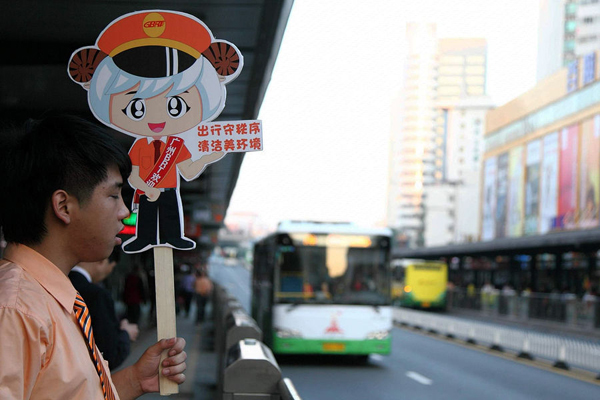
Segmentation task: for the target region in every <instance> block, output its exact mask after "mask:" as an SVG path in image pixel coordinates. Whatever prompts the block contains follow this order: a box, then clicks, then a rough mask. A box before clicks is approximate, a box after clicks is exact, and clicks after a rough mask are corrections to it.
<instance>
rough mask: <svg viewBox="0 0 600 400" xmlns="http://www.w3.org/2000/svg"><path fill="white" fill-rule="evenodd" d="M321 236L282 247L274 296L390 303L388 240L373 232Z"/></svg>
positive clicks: (292, 300)
mask: <svg viewBox="0 0 600 400" xmlns="http://www.w3.org/2000/svg"><path fill="white" fill-rule="evenodd" d="M330 236H331V235H330ZM320 239H322V238H316V239H315V240H312V241H309V242H308V243H307V241H306V240H303V241H302V242H301V243H298V244H299V245H291V246H281V247H280V248H279V255H278V257H277V263H276V269H275V285H276V287H275V289H276V290H275V299H274V300H275V302H277V303H294V304H302V303H310V304H314V303H320V304H329V303H333V304H369V305H387V304H389V303H390V283H389V282H390V276H389V268H388V256H387V254H388V251H389V249H388V248H387V243H388V242H387V241H381V243H384V244H385V246H383V247H382V246H380V245H379V242H378V241H377V239H376V238H374V237H373V238H364V237H363V238H362V239H361V238H359V237H357V236H355V237H349V236H348V237H341V236H340V235H337V237H336V238H335V240H333V239H331V238H329V239H328V240H320ZM293 242H294V244H296V242H297V240H293ZM306 244H308V245H306ZM321 244H323V245H321Z"/></svg>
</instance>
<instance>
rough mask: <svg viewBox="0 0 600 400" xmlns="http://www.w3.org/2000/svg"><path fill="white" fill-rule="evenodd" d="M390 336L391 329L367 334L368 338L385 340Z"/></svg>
mask: <svg viewBox="0 0 600 400" xmlns="http://www.w3.org/2000/svg"><path fill="white" fill-rule="evenodd" d="M389 336H390V331H374V332H370V333H369V334H368V335H367V340H373V339H377V340H383V339H387V338H388V337H389Z"/></svg>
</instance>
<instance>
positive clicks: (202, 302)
mask: <svg viewBox="0 0 600 400" xmlns="http://www.w3.org/2000/svg"><path fill="white" fill-rule="evenodd" d="M194 286H195V291H196V305H197V310H196V323H197V324H199V323H201V322H204V316H205V313H206V311H205V309H206V303H208V300H209V299H210V295H211V294H212V291H213V284H212V281H211V280H210V278H209V277H208V272H207V271H206V267H200V268H199V269H198V270H197V271H196V282H195V285H194Z"/></svg>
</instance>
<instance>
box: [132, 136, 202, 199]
mask: <svg viewBox="0 0 600 400" xmlns="http://www.w3.org/2000/svg"><path fill="white" fill-rule="evenodd" d="M163 140H166V138H162V139H161V140H160V154H162V153H163V152H164V151H165V147H166V146H167V144H166V142H164V141H163ZM153 141H154V138H141V139H138V140H137V141H136V142H135V143H134V144H133V146H132V147H131V149H130V150H129V158H131V163H132V164H133V165H137V166H139V167H140V178H142V179H143V180H146V178H147V177H148V175H150V172H152V169H153V168H154V144H153V143H152V142H153ZM191 157H192V154H191V153H190V151H189V150H188V149H187V147H185V144H183V145H182V147H181V150H180V151H179V154H177V158H176V159H175V162H174V164H173V167H171V169H170V170H169V172H167V174H166V175H165V177H164V178H163V179H162V180H161V181H160V182H159V183H157V184H156V186H154V187H155V188H160V189H167V188H169V189H170V188H176V187H177V182H178V180H177V173H178V172H177V164H179V163H180V162H182V161H185V160H187V159H188V158H191Z"/></svg>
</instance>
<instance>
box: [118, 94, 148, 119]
mask: <svg viewBox="0 0 600 400" xmlns="http://www.w3.org/2000/svg"><path fill="white" fill-rule="evenodd" d="M121 111H123V114H125V115H127V116H128V117H129V118H131V119H132V120H134V121H139V120H140V119H142V118H144V115H146V102H145V101H144V99H133V100H131V101H130V102H129V104H127V107H125V108H124V109H122V110H121Z"/></svg>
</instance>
